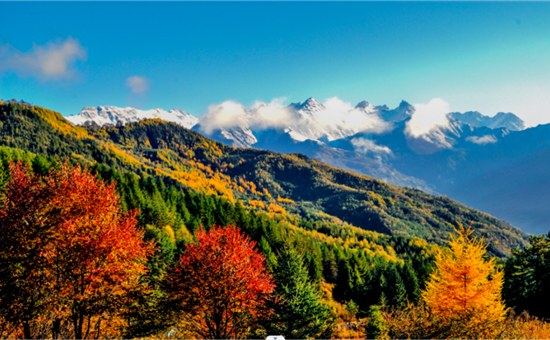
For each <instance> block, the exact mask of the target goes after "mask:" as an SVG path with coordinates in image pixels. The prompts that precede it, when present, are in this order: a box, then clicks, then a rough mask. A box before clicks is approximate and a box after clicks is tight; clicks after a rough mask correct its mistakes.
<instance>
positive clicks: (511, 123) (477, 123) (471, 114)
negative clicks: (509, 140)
mask: <svg viewBox="0 0 550 340" xmlns="http://www.w3.org/2000/svg"><path fill="white" fill-rule="evenodd" d="M449 115H450V116H451V117H453V118H454V119H456V120H459V121H461V122H464V123H466V124H469V125H471V126H474V127H488V128H490V129H498V128H501V127H502V128H506V129H508V130H511V131H521V130H525V122H524V121H523V120H522V119H521V118H519V117H518V116H516V115H515V114H513V113H509V112H508V113H504V112H499V113H497V114H496V115H495V116H494V117H489V116H484V115H482V114H481V113H479V112H477V111H468V112H465V113H460V112H451V113H449Z"/></svg>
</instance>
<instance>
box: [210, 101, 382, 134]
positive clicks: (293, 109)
mask: <svg viewBox="0 0 550 340" xmlns="http://www.w3.org/2000/svg"><path fill="white" fill-rule="evenodd" d="M200 126H201V128H200V130H201V131H203V132H204V133H206V134H210V133H212V132H213V131H214V130H216V129H232V128H238V127H240V128H249V129H252V130H256V131H257V130H266V129H280V128H289V129H291V130H292V131H294V134H295V135H299V136H302V137H303V139H318V138H328V139H330V140H331V139H337V138H342V137H344V136H348V135H352V134H355V133H357V132H360V131H368V132H369V133H380V132H383V131H387V130H388V129H391V124H389V123H388V122H386V121H384V120H383V119H381V118H380V117H379V116H378V115H377V114H376V113H375V112H374V110H373V109H372V107H370V108H361V107H356V108H354V107H353V106H352V105H351V104H350V103H347V102H344V101H342V100H340V99H339V98H337V97H333V98H328V99H326V100H325V102H324V103H320V102H318V101H317V100H315V99H313V98H310V99H308V100H307V101H306V102H302V103H298V104H290V105H288V106H284V105H283V104H282V100H281V99H274V100H272V101H271V102H270V103H265V102H260V101H257V102H256V103H254V104H253V105H252V106H251V107H249V108H247V107H245V106H244V105H242V104H240V103H237V102H234V101H225V102H223V103H221V104H214V105H210V106H209V107H208V110H207V113H206V114H205V115H204V117H203V118H202V119H201V122H200ZM335 132H337V133H336V134H335Z"/></svg>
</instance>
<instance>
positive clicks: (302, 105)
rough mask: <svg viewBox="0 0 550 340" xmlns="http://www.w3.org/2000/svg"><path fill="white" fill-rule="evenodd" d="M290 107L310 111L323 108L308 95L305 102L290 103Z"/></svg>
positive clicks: (323, 107)
mask: <svg viewBox="0 0 550 340" xmlns="http://www.w3.org/2000/svg"><path fill="white" fill-rule="evenodd" d="M290 107H293V108H295V109H296V110H298V111H305V112H310V113H314V112H318V111H322V110H324V109H325V106H324V105H323V104H322V103H321V102H320V101H318V100H317V99H315V98H313V97H309V98H308V99H307V100H306V101H305V102H299V103H297V104H296V103H292V104H290Z"/></svg>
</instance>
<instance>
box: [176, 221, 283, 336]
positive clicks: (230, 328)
mask: <svg viewBox="0 0 550 340" xmlns="http://www.w3.org/2000/svg"><path fill="white" fill-rule="evenodd" d="M196 238H197V242H196V244H190V245H187V246H186V250H185V252H184V253H183V254H182V256H181V258H180V261H179V263H178V266H177V268H176V270H175V272H174V273H173V275H172V276H171V277H170V280H169V291H170V293H171V295H172V298H173V301H174V302H175V305H176V306H177V307H178V309H179V310H181V311H183V312H185V313H186V315H187V317H186V319H187V320H188V322H190V324H191V326H192V328H193V330H194V331H195V332H196V333H197V335H198V336H199V337H201V338H209V339H235V338H242V337H244V336H246V333H247V332H248V329H249V328H250V326H253V325H254V324H255V322H256V321H257V320H258V318H259V317H260V316H261V315H264V313H263V311H264V310H265V309H264V308H263V307H264V305H265V303H266V301H267V300H266V299H267V298H268V297H269V295H270V294H271V293H272V292H273V289H274V287H275V285H274V284H273V278H272V276H271V275H270V274H269V273H267V271H266V267H265V259H264V257H263V255H261V254H260V253H259V252H258V251H257V250H256V249H254V246H255V245H256V242H254V241H251V240H250V239H249V238H248V237H246V236H245V235H243V234H241V233H240V232H239V230H238V229H236V228H234V227H232V226H229V227H226V228H222V227H216V228H212V229H211V230H210V231H209V232H208V233H207V232H205V231H203V230H202V228H201V229H199V230H198V231H197V234H196Z"/></svg>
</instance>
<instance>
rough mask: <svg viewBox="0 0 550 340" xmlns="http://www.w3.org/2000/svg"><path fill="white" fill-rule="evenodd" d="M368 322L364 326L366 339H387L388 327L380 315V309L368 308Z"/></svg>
mask: <svg viewBox="0 0 550 340" xmlns="http://www.w3.org/2000/svg"><path fill="white" fill-rule="evenodd" d="M367 316H368V318H369V319H368V320H369V321H368V322H367V325H366V326H365V333H367V334H366V335H367V336H366V337H367V339H384V338H386V337H387V333H388V327H387V325H386V320H385V319H384V316H383V315H382V308H381V307H380V306H377V305H373V306H370V308H369V312H368V315H367Z"/></svg>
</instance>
